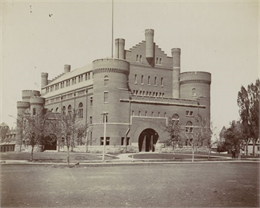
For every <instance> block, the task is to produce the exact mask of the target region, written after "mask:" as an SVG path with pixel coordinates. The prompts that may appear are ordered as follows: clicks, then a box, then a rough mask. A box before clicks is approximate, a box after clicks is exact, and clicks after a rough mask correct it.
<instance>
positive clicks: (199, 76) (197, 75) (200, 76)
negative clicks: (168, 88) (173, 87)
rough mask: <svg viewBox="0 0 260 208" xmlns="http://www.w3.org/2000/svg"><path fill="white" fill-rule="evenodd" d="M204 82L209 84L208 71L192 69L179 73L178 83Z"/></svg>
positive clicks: (209, 76) (209, 75)
mask: <svg viewBox="0 0 260 208" xmlns="http://www.w3.org/2000/svg"><path fill="white" fill-rule="evenodd" d="M195 82H196V83H205V84H209V85H210V84H211V74H210V73H208V72H201V71H194V72H183V73H181V74H180V84H186V83H195Z"/></svg>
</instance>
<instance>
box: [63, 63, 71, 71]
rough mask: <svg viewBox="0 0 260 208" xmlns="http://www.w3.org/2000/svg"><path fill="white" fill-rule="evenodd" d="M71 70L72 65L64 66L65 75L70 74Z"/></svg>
mask: <svg viewBox="0 0 260 208" xmlns="http://www.w3.org/2000/svg"><path fill="white" fill-rule="evenodd" d="M70 68H71V66H70V65H68V64H65V65H64V73H68V72H70Z"/></svg>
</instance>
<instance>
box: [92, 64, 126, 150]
mask: <svg viewBox="0 0 260 208" xmlns="http://www.w3.org/2000/svg"><path fill="white" fill-rule="evenodd" d="M92 66H93V74H94V76H93V82H94V83H95V84H94V85H93V124H94V126H93V138H98V139H100V138H101V137H103V132H104V131H103V125H102V123H103V118H102V113H104V112H106V113H108V128H107V137H109V138H110V145H113V144H118V143H120V142H121V136H120V135H122V134H120V132H119V131H118V128H120V129H121V131H124V132H126V130H127V127H126V126H125V125H121V123H123V124H125V123H127V122H129V115H128V114H127V113H125V112H126V109H128V108H129V106H128V103H121V102H120V99H128V98H129V92H130V91H129V89H128V75H129V70H130V69H129V62H127V61H125V60H122V59H98V60H95V61H93V64H92ZM115 106H116V107H115ZM110 123H117V125H110ZM100 124H101V125H100Z"/></svg>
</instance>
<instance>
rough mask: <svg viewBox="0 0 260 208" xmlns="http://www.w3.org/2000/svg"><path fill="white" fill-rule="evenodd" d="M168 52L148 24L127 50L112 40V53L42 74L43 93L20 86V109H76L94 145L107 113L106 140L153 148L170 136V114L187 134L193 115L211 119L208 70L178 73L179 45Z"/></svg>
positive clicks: (99, 141) (100, 141)
mask: <svg viewBox="0 0 260 208" xmlns="http://www.w3.org/2000/svg"><path fill="white" fill-rule="evenodd" d="M171 52H172V54H171V56H167V55H166V54H165V52H164V51H162V49H161V48H159V46H157V45H156V44H155V43H154V30H152V29H147V30H146V31H145V41H142V42H140V43H138V44H137V45H135V46H133V47H132V48H130V49H129V50H126V49H125V40H124V39H116V40H115V55H114V58H104V59H97V60H94V61H93V63H92V64H90V65H87V66H84V67H82V68H78V69H75V70H71V66H70V65H65V66H64V73H63V74H61V75H58V76H57V77H56V78H54V79H52V80H48V73H42V75H41V76H42V81H41V82H42V83H41V84H42V86H41V92H39V91H31V90H24V91H23V92H22V99H23V101H19V102H18V103H17V108H18V114H21V113H23V112H24V111H25V110H26V109H29V110H30V112H31V113H34V112H35V111H37V110H38V109H40V108H42V107H44V108H47V109H49V110H51V111H53V112H62V111H65V112H69V111H71V110H72V109H78V111H79V118H80V119H82V122H85V123H88V124H89V125H90V127H89V134H88V135H89V140H90V144H91V145H93V146H95V145H102V144H103V135H104V122H103V120H104V113H106V114H107V131H106V138H107V139H106V140H107V141H106V144H107V145H124V144H125V142H126V139H125V138H127V143H128V144H129V145H131V146H133V147H136V148H138V149H139V151H151V150H154V146H155V144H157V143H160V142H162V141H163V140H165V139H167V138H168V134H167V132H166V131H165V128H164V126H165V124H166V123H167V122H168V118H169V117H170V118H172V119H176V120H179V122H180V123H181V124H182V125H183V126H184V127H185V130H186V132H187V133H189V134H192V132H193V129H194V128H193V127H194V126H196V124H195V120H194V116H195V115H197V114H198V113H199V114H201V115H202V116H203V117H204V118H207V119H208V120H210V84H211V74H210V73H208V72H201V71H190V72H183V73H181V64H180V63H181V50H180V49H179V48H173V49H172V51H171ZM186 61H189V60H186ZM18 137H19V135H18Z"/></svg>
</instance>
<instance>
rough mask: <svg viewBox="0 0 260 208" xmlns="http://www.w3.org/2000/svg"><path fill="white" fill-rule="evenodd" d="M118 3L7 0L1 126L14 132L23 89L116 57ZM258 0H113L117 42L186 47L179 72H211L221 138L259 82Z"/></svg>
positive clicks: (215, 122) (213, 106)
mask: <svg viewBox="0 0 260 208" xmlns="http://www.w3.org/2000/svg"><path fill="white" fill-rule="evenodd" d="M111 2H112V0H107V1H105V0H103V1H87V0H81V1H77V0H76V1H66V0H65V1H55V0H54V1H47V0H45V1H43V0H41V1H37V0H35V1H21V0H19V1H18V0H14V1H11V0H9V1H7V0H2V1H1V34H2V35H1V77H0V81H1V84H0V87H1V94H0V96H1V109H0V123H2V122H5V123H6V124H8V125H9V127H15V118H14V117H16V114H17V109H16V103H17V101H20V100H22V97H21V95H22V90H40V86H41V72H47V73H49V79H52V78H54V77H55V76H57V75H59V74H61V73H62V72H63V66H64V65H65V64H70V65H71V67H72V69H76V68H79V67H82V66H85V65H88V64H90V63H92V61H93V60H95V59H99V58H104V57H109V56H111V44H112V32H111V31H112V29H111V25H112V21H111V19H112V18H111V17H112V12H111V11H112V3H111ZM258 2H259V1H257V0H254V1H251V0H245V1H235V0H220V1H195V0H194V1H191V0H190V1H185V0H184V1H174V0H168V1H166V0H160V1H159V0H157V1H155V0H147V1H146V0H142V1H141V0H133V1H130V0H128V1H125V0H120V1H118V0H114V39H115V38H124V39H125V40H126V45H125V49H129V48H131V47H132V46H134V45H135V44H137V43H139V42H141V41H142V40H144V39H145V34H144V31H145V29H154V31H155V36H154V41H155V43H156V44H157V45H159V47H160V48H162V50H163V51H164V52H165V53H166V54H167V55H168V56H171V48H181V71H182V72H185V71H206V72H210V73H211V75H212V83H211V120H212V124H213V128H214V132H215V134H216V135H218V133H219V131H220V130H221V128H222V127H223V126H228V125H229V123H230V122H231V121H232V120H238V119H239V112H238V110H239V109H238V106H237V94H238V91H239V90H240V88H241V86H242V85H243V86H247V85H248V84H250V83H252V82H255V81H256V79H257V78H258V77H259V61H258V60H259V39H258V37H259V9H260V7H259V3H258Z"/></svg>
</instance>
